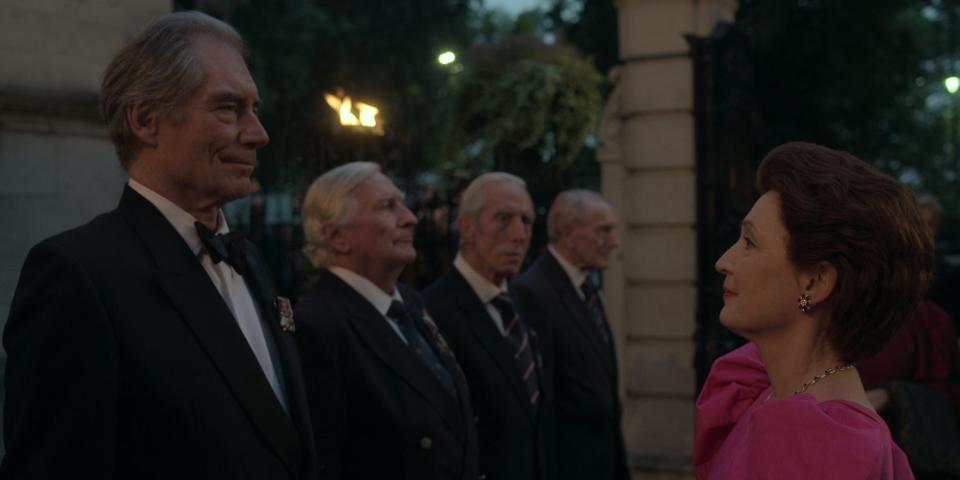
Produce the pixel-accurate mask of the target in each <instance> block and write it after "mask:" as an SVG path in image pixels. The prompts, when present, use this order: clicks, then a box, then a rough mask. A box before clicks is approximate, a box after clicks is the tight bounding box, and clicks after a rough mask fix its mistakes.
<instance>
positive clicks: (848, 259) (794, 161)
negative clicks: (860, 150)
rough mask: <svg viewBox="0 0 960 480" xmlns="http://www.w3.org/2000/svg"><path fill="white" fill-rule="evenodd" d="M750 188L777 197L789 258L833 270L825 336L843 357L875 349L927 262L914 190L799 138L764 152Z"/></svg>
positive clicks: (926, 271)
mask: <svg viewBox="0 0 960 480" xmlns="http://www.w3.org/2000/svg"><path fill="white" fill-rule="evenodd" d="M757 189H758V190H759V191H760V193H766V192H768V191H774V192H777V194H779V196H780V214H781V219H782V221H783V224H784V226H785V227H786V230H787V232H788V234H789V239H788V241H787V255H788V258H789V259H790V261H792V262H793V264H794V265H796V266H797V267H800V268H811V267H814V266H815V265H816V264H818V263H819V262H828V263H830V264H831V265H833V266H834V268H836V270H837V280H836V284H835V285H834V288H833V291H832V292H831V294H830V295H829V297H828V298H827V299H826V300H825V301H824V302H822V304H823V305H821V306H822V307H823V308H831V309H832V312H831V315H830V318H829V323H828V325H827V326H826V336H827V339H828V341H829V342H830V343H831V344H832V346H833V347H834V348H835V349H836V350H837V352H838V353H839V354H840V355H841V356H843V357H844V358H845V359H847V360H849V361H855V360H858V359H861V358H864V357H869V356H871V355H873V354H875V353H876V352H878V351H879V350H880V348H881V347H883V345H884V344H885V343H886V342H887V341H888V340H889V339H890V337H892V336H893V334H894V333H896V331H897V330H898V329H899V328H900V327H901V326H902V325H903V324H904V323H905V322H906V320H907V318H908V316H909V315H910V314H911V313H912V312H913V310H914V309H915V308H916V306H917V304H918V303H919V302H920V300H921V299H922V297H923V295H924V294H925V293H926V289H927V285H928V284H929V282H930V277H931V272H932V269H933V254H934V251H933V238H932V237H931V233H930V232H929V230H928V229H927V227H926V225H925V224H924V222H923V219H922V217H921V216H920V212H919V210H918V209H917V205H916V197H915V196H914V194H913V192H911V191H910V189H908V188H907V187H906V186H904V185H903V184H902V183H900V182H898V181H897V180H894V179H893V178H892V177H890V176H889V175H886V174H884V173H881V172H880V171H879V170H877V169H876V168H874V167H873V166H871V165H869V164H867V163H866V162H864V161H863V160H860V159H859V158H857V157H855V156H853V155H851V154H849V153H846V152H841V151H837V150H832V149H830V148H827V147H823V146H820V145H815V144H812V143H804V142H791V143H787V144H784V145H781V146H779V147H777V148H775V149H773V150H772V151H771V152H770V153H768V154H767V156H766V157H764V159H763V161H761V163H760V167H759V169H758V170H757ZM814 308H817V306H814Z"/></svg>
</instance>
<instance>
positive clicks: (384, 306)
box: [296, 162, 477, 480]
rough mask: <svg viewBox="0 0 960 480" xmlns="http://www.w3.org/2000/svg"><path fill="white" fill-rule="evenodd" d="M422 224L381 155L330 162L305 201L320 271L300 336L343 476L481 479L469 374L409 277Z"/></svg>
mask: <svg viewBox="0 0 960 480" xmlns="http://www.w3.org/2000/svg"><path fill="white" fill-rule="evenodd" d="M415 225H416V217H414V216H413V214H412V213H411V212H410V210H409V209H407V207H406V206H405V205H404V203H403V194H402V193H401V192H400V190H398V189H397V187H396V186H394V184H393V182H391V181H390V179H389V178H387V176H386V175H384V174H383V173H381V172H380V168H379V166H377V165H376V164H374V163H369V162H354V163H348V164H346V165H342V166H340V167H337V168H334V169H333V170H330V171H329V172H327V173H325V174H323V175H322V176H320V177H319V178H317V179H316V180H315V181H314V182H313V184H312V185H311V186H310V189H309V190H308V191H307V196H306V199H305V200H304V206H303V228H304V236H305V238H306V247H305V248H304V252H305V253H306V255H307V257H308V258H309V259H310V261H311V263H312V264H313V265H314V266H315V267H317V268H318V269H319V273H318V275H317V278H316V282H314V284H313V285H312V287H311V288H310V290H309V291H308V292H307V293H306V295H305V296H304V297H303V299H301V300H300V303H299V304H298V305H297V309H296V318H297V332H296V340H297V344H298V345H299V347H300V351H301V354H302V358H303V368H304V373H305V377H306V379H307V390H308V396H309V397H310V403H311V412H312V416H313V418H314V421H315V423H314V427H315V428H314V430H315V431H316V433H317V445H318V447H319V449H320V455H321V458H328V456H329V458H331V462H330V464H331V465H332V466H333V471H332V473H333V475H334V476H335V477H337V478H340V477H342V478H349V479H361V480H362V479H370V480H379V479H383V478H417V479H427V480H430V479H438V480H439V479H444V480H468V479H469V480H475V479H476V469H477V467H476V462H477V451H476V448H477V446H476V433H475V427H474V423H473V413H472V411H471V408H470V399H469V395H468V392H467V387H466V383H465V380H464V379H463V376H462V374H461V372H460V368H459V366H458V365H457V363H456V361H455V360H454V358H453V355H452V354H451V352H450V350H449V349H448V347H447V345H446V342H445V341H444V339H443V337H442V336H441V335H440V334H439V333H438V332H437V329H436V326H435V325H434V323H433V321H432V320H431V319H430V317H429V315H427V314H426V310H424V307H423V302H422V301H421V299H420V296H419V295H417V293H416V292H414V291H413V290H411V289H409V288H406V287H405V286H403V285H400V284H398V283H397V279H398V278H399V277H400V273H401V272H402V271H403V268H404V267H405V266H407V265H409V264H410V263H411V262H413V261H414V259H415V258H416V251H415V250H414V248H413V230H414V226H415ZM331 364H332V365H334V367H333V368H331V367H330V365H331ZM331 418H333V419H335V422H334V423H329V422H328V421H327V420H328V419H331Z"/></svg>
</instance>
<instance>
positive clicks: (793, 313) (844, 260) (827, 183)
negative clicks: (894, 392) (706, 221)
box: [694, 143, 933, 480]
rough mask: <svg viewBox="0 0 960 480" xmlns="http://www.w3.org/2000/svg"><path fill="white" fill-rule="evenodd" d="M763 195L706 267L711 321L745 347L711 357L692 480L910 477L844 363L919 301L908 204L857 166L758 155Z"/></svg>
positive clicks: (922, 279) (890, 185)
mask: <svg viewBox="0 0 960 480" xmlns="http://www.w3.org/2000/svg"><path fill="white" fill-rule="evenodd" d="M757 186H758V189H759V191H760V192H761V193H762V196H761V197H760V198H759V200H757V202H756V204H755V205H754V206H753V209H751V210H750V212H749V213H748V214H747V216H746V217H745V218H744V220H743V223H742V226H741V237H740V239H739V240H738V241H737V243H735V244H734V245H733V246H731V247H730V249H729V250H727V252H726V253H724V254H723V256H722V257H720V259H719V260H717V264H716V267H717V271H719V272H720V273H721V274H722V275H724V277H725V279H724V285H723V286H724V288H723V298H724V307H723V310H722V311H721V312H720V322H721V323H722V324H723V325H724V326H726V327H727V328H729V329H730V330H732V331H733V332H735V333H737V334H739V335H741V336H743V337H745V338H747V339H748V340H750V343H748V344H747V345H745V346H743V347H741V348H740V349H738V350H735V351H733V352H731V353H729V354H727V355H725V356H723V357H721V358H720V359H718V360H717V361H716V362H715V363H714V365H713V367H712V369H711V371H710V375H709V377H708V378H707V381H706V384H705V385H704V388H703V391H702V392H701V394H700V398H699V399H698V401H697V424H696V438H695V441H694V468H695V471H696V474H697V477H698V478H700V479H721V480H722V479H778V480H779V479H786V480H790V479H817V480H826V479H844V480H854V479H871V480H873V479H883V480H892V479H895V480H901V479H913V475H912V474H911V473H910V466H909V464H908V463H907V460H906V457H905V456H904V454H903V452H902V451H901V450H900V449H899V448H898V447H897V446H896V445H895V444H894V443H893V441H892V440H891V438H890V432H889V430H888V429H887V426H886V424H885V423H884V421H883V419H881V418H880V417H879V416H878V415H877V413H876V412H875V411H874V410H873V408H872V407H871V406H870V401H869V400H868V399H867V395H866V393H865V392H864V389H863V385H862V384H861V382H860V376H859V374H858V372H857V369H856V367H853V366H852V362H854V361H856V360H857V359H859V358H863V357H866V356H869V355H871V354H873V353H875V352H876V351H878V350H879V349H880V347H881V346H882V345H883V344H884V343H885V342H886V341H887V339H889V338H890V336H891V335H892V334H893V333H894V332H895V331H897V329H898V328H899V327H900V326H901V325H902V324H903V323H904V321H906V319H907V316H908V314H909V313H910V312H911V311H912V310H913V309H914V308H915V307H916V305H917V303H918V302H919V300H920V298H921V296H922V294H923V292H924V290H925V288H926V285H927V282H928V281H929V277H930V271H931V268H932V263H933V242H932V239H931V238H930V235H929V233H928V232H927V230H926V227H925V226H924V224H923V221H922V220H921V218H920V214H919V212H918V211H917V208H916V205H915V201H914V197H913V194H912V193H911V192H910V191H909V190H908V189H907V188H906V187H904V186H903V185H901V184H900V183H899V182H897V181H895V180H894V179H892V178H890V177H889V176H887V175H884V174H882V173H880V172H879V171H877V170H876V169H874V168H873V167H871V166H870V165H868V164H866V163H865V162H863V161H862V160H860V159H857V158H856V157H854V156H852V155H850V154H848V153H844V152H838V151H835V150H831V149H828V148H826V147H821V146H818V145H812V144H807V143H789V144H786V145H782V146H780V147H777V148H776V149H774V150H773V151H772V152H770V153H769V154H768V155H767V156H766V158H764V159H763V161H762V162H761V164H760V168H759V170H758V171H757Z"/></svg>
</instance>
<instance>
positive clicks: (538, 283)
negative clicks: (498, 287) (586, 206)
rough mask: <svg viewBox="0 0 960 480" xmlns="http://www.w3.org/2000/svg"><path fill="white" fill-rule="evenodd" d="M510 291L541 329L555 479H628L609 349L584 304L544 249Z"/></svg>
mask: <svg viewBox="0 0 960 480" xmlns="http://www.w3.org/2000/svg"><path fill="white" fill-rule="evenodd" d="M512 288H513V291H514V296H515V297H516V299H517V304H518V308H519V310H520V311H521V312H522V313H523V314H524V315H526V318H529V319H530V322H531V324H532V325H533V327H534V328H536V329H537V331H538V332H540V348H541V351H542V352H543V358H544V364H545V368H546V369H547V371H549V372H551V377H552V382H553V384H552V387H553V403H554V408H555V411H556V431H557V434H556V458H557V470H558V478H561V479H571V480H573V479H577V480H580V479H585V478H589V479H596V480H607V479H617V480H621V479H624V480H626V479H629V478H630V475H629V471H628V468H627V461H626V454H625V452H624V445H623V433H622V431H621V427H620V416H621V410H622V409H621V405H620V397H619V392H618V389H619V385H618V373H617V361H616V354H615V352H614V349H613V346H612V345H609V346H607V345H605V343H604V341H603V339H602V337H601V336H600V332H599V330H598V329H597V328H596V325H595V324H594V321H593V320H592V319H591V318H589V313H588V311H587V306H586V303H585V302H584V301H583V300H582V299H581V298H580V296H579V295H578V294H577V291H576V290H574V287H573V283H572V282H571V280H570V277H569V276H568V275H567V273H566V272H565V271H564V270H563V267H562V266H561V265H560V263H559V262H558V261H557V259H556V258H554V257H553V255H552V254H551V253H550V252H549V251H545V252H544V253H543V254H542V255H540V257H539V258H538V259H537V260H536V262H534V263H533V265H531V266H530V268H529V269H527V271H526V272H524V273H523V275H521V276H520V277H519V278H517V280H516V281H515V282H514V284H513V286H512ZM607 328H608V334H609V333H610V332H609V326H607ZM610 338H611V339H612V338H613V336H612V335H610Z"/></svg>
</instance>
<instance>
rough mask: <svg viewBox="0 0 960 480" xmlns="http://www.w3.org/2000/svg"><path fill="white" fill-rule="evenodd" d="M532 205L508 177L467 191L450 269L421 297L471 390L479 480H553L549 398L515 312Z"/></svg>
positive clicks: (531, 338) (529, 334)
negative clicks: (482, 478)
mask: <svg viewBox="0 0 960 480" xmlns="http://www.w3.org/2000/svg"><path fill="white" fill-rule="evenodd" d="M533 219H534V212H533V202H532V201H531V199H530V195H529V194H528V193H527V188H526V183H525V182H524V181H523V180H522V179H520V178H518V177H516V176H514V175H511V174H509V173H505V172H491V173H486V174H483V175H480V176H479V177H477V178H476V179H475V180H474V181H473V182H471V183H470V185H469V186H467V189H466V190H464V192H463V197H462V199H461V203H460V213H459V217H458V219H457V225H458V228H459V230H460V252H459V253H458V254H457V257H456V259H454V261H453V268H452V269H450V270H449V271H448V272H447V273H446V274H444V275H443V276H442V277H440V278H439V279H437V281H435V282H434V283H433V284H432V285H430V287H429V288H428V289H427V290H426V291H425V292H424V299H425V300H426V302H427V309H429V310H430V312H432V313H433V314H435V315H437V318H438V324H439V326H440V331H441V332H442V333H443V335H444V337H446V338H447V339H448V340H449V341H450V345H451V346H452V348H453V351H454V352H455V353H456V355H457V360H458V361H459V362H460V365H462V366H463V369H464V372H465V374H466V377H467V382H468V383H469V385H470V400H471V402H472V405H473V409H474V411H475V412H476V414H477V417H478V420H477V432H478V438H479V441H480V472H481V474H482V475H486V476H487V477H488V478H499V479H503V480H540V479H547V478H552V475H551V472H549V470H548V468H547V467H548V463H547V461H546V456H547V455H546V449H545V441H546V438H545V437H546V435H545V428H544V427H545V426H546V424H547V423H548V421H549V417H550V415H549V407H545V406H544V405H545V404H548V403H549V394H548V392H547V391H546V379H545V375H544V372H543V369H542V365H541V364H540V352H539V349H538V344H537V341H536V333H535V332H534V330H533V329H532V328H531V327H530V325H529V323H528V321H527V319H525V318H523V316H522V315H520V314H519V312H518V311H517V309H516V308H515V307H514V302H513V298H512V297H511V295H510V290H509V288H508V282H509V280H510V279H511V278H512V277H513V276H514V275H516V274H517V272H519V271H520V267H521V265H522V264H523V259H524V257H525V256H526V254H527V248H528V247H529V246H530V234H531V232H532V228H533Z"/></svg>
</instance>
